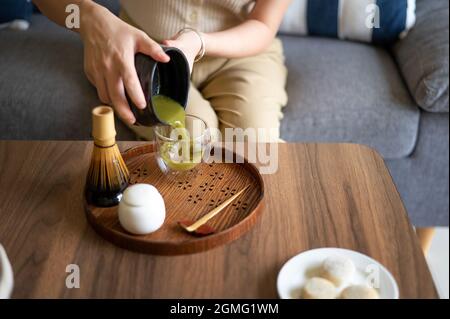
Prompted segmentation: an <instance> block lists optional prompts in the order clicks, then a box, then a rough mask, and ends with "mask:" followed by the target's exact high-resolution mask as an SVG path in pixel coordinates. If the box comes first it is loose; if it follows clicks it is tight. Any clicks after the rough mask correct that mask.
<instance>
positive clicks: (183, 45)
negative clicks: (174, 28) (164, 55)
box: [162, 31, 202, 72]
mask: <svg viewBox="0 0 450 319" xmlns="http://www.w3.org/2000/svg"><path fill="white" fill-rule="evenodd" d="M162 44H163V45H165V46H168V47H174V48H177V49H180V50H181V51H182V52H183V53H184V55H185V56H186V58H187V60H188V62H189V68H190V70H191V72H192V68H193V66H194V61H195V58H196V57H197V56H198V54H199V52H200V50H201V49H202V41H201V40H200V37H199V36H198V34H196V33H195V32H194V31H188V32H185V33H183V34H181V35H180V36H177V35H176V36H174V37H173V38H172V39H171V40H165V41H163V43H162Z"/></svg>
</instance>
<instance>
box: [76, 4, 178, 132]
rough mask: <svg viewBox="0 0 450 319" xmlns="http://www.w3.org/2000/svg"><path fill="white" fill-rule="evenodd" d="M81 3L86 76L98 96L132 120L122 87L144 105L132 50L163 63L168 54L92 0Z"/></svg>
mask: <svg viewBox="0 0 450 319" xmlns="http://www.w3.org/2000/svg"><path fill="white" fill-rule="evenodd" d="M81 6H82V7H81V29H80V35H81V38H82V39H83V43H84V70H85V73H86V76H87V77H88V79H89V81H90V82H91V83H92V84H93V85H94V86H95V87H96V88H97V92H98V96H99V98H100V100H101V101H102V102H103V103H106V104H110V105H112V106H113V107H114V109H115V110H116V112H117V114H118V115H119V116H120V117H121V118H122V120H124V121H125V122H127V123H129V124H134V123H135V122H136V119H135V117H134V115H133V113H132V112H131V110H130V106H129V105H128V102H127V99H126V95H125V91H126V92H127V93H128V96H129V97H130V98H131V99H132V101H133V102H134V103H135V104H136V106H137V107H139V108H142V109H143V108H145V107H146V106H147V102H146V100H145V97H144V93H143V91H142V87H141V85H140V83H139V78H138V76H137V73H136V68H135V65H134V56H135V54H136V53H137V52H141V53H143V54H146V55H149V56H151V57H152V58H153V59H155V60H156V61H159V62H163V63H165V62H168V61H169V60H170V58H169V56H168V55H167V54H165V53H164V51H163V49H162V48H161V46H160V45H159V44H158V43H156V42H155V41H153V40H152V39H150V37H149V36H148V35H147V34H146V33H144V32H143V31H141V30H139V29H136V28H134V27H132V26H131V25H129V24H127V23H125V22H123V21H122V20H120V19H119V18H118V17H116V16H115V15H114V14H112V13H111V12H110V11H108V10H107V9H106V8H104V7H102V6H100V5H97V4H95V3H94V2H92V1H84V2H82V5H81Z"/></svg>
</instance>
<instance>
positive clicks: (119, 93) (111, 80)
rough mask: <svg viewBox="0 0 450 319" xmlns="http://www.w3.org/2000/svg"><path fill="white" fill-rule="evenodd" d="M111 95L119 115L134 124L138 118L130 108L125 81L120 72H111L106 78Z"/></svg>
mask: <svg viewBox="0 0 450 319" xmlns="http://www.w3.org/2000/svg"><path fill="white" fill-rule="evenodd" d="M106 82H107V87H108V92H109V96H110V98H111V101H112V105H113V107H114V109H115V110H116V112H117V115H119V117H120V118H121V119H122V120H123V121H124V122H126V123H128V124H134V123H135V122H136V118H135V117H134V115H133V112H131V110H130V106H129V105H128V102H127V99H126V97H125V89H124V85H123V81H122V79H121V78H120V75H119V74H116V73H114V74H110V75H109V77H108V78H107V80H106Z"/></svg>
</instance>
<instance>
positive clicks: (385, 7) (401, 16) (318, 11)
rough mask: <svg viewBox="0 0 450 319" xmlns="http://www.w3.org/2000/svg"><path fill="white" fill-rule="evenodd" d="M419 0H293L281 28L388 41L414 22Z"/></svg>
mask: <svg viewBox="0 0 450 319" xmlns="http://www.w3.org/2000/svg"><path fill="white" fill-rule="evenodd" d="M415 7H416V0H397V1H391V0H376V1H374V0H293V1H292V4H291V6H290V8H289V10H288V11H287V13H286V15H285V18H284V20H283V23H282V24H281V31H282V32H284V33H286V34H297V35H299V34H300V35H307V34H309V35H312V36H327V37H333V38H337V37H338V38H340V39H348V40H356V41H363V42H374V43H377V44H388V43H392V42H395V41H396V40H398V38H399V37H403V36H404V35H406V34H407V33H408V31H409V30H410V29H411V28H412V27H413V26H414V22H415Z"/></svg>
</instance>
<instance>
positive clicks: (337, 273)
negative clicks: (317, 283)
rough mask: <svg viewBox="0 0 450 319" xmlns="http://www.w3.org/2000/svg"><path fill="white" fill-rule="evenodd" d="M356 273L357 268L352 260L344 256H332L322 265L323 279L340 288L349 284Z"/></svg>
mask: <svg viewBox="0 0 450 319" xmlns="http://www.w3.org/2000/svg"><path fill="white" fill-rule="evenodd" d="M355 272H356V267H355V264H354V263H353V261H352V260H351V259H349V258H346V257H343V256H330V257H328V258H326V259H325V260H324V262H323V264H322V274H321V277H323V278H325V279H328V280H329V281H331V282H332V283H334V284H335V285H336V286H340V285H342V284H344V283H346V282H348V281H349V280H350V279H351V278H352V276H353V275H354V273H355Z"/></svg>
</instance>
